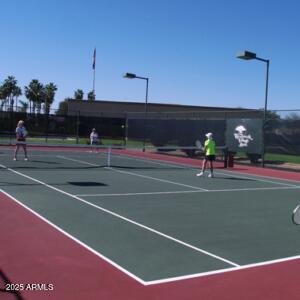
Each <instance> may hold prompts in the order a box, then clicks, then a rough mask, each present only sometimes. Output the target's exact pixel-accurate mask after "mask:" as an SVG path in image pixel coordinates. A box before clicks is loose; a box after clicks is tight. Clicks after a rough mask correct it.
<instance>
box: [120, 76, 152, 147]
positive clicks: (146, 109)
mask: <svg viewBox="0 0 300 300" xmlns="http://www.w3.org/2000/svg"><path fill="white" fill-rule="evenodd" d="M123 77H124V78H128V79H135V78H137V79H143V80H146V98H145V110H144V113H145V115H144V133H143V135H144V136H143V152H145V148H146V135H147V118H148V84H149V78H147V77H141V76H137V75H136V74H133V73H125V74H124V75H123Z"/></svg>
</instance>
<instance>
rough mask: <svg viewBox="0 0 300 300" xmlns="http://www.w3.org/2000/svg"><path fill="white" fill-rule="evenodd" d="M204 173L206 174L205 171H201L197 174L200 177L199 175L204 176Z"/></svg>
mask: <svg viewBox="0 0 300 300" xmlns="http://www.w3.org/2000/svg"><path fill="white" fill-rule="evenodd" d="M203 174H204V173H203V172H200V173H198V174H197V175H196V176H198V177H199V176H203Z"/></svg>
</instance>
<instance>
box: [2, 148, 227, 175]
mask: <svg viewBox="0 0 300 300" xmlns="http://www.w3.org/2000/svg"><path fill="white" fill-rule="evenodd" d="M143 150H144V151H143ZM27 152H28V158H29V160H28V161H26V162H24V153H23V149H21V148H20V149H19V152H18V156H17V161H14V160H13V157H14V147H13V146H2V147H1V148H0V165H2V168H3V167H9V168H14V169H18V168H19V169H45V170H60V169H61V170H66V169H70V170H76V169H93V168H104V167H115V168H128V169H134V168H136V169H166V168H189V167H199V166H200V160H201V159H202V158H203V156H204V153H203V151H202V150H200V149H198V148H196V147H175V146H167V147H159V148H156V147H149V146H148V147H145V148H144V149H143V148H128V147H124V146H121V145H109V146H101V145H97V146H93V147H90V146H72V147H71V146H67V147H66V146H61V145H60V146H58V145H52V146H49V145H42V144H39V145H37V144H28V145H27ZM227 156H228V155H227V148H226V147H217V156H216V157H217V159H216V160H217V161H216V167H220V168H223V167H226V163H227Z"/></svg>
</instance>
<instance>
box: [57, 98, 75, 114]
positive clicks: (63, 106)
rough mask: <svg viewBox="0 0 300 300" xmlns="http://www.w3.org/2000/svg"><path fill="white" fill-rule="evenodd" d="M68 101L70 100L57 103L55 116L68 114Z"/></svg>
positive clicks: (66, 99)
mask: <svg viewBox="0 0 300 300" xmlns="http://www.w3.org/2000/svg"><path fill="white" fill-rule="evenodd" d="M68 100H71V98H65V100H64V101H61V102H59V104H58V110H57V111H56V114H57V115H66V114H67V113H68Z"/></svg>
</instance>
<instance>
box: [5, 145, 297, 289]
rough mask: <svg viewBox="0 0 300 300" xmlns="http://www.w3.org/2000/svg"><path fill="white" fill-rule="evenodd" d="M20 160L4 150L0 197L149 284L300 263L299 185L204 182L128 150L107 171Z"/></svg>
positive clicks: (102, 161)
mask: <svg viewBox="0 0 300 300" xmlns="http://www.w3.org/2000/svg"><path fill="white" fill-rule="evenodd" d="M19 157H20V160H19V161H13V160H12V150H11V149H8V148H7V149H6V148H3V149H1V151H0V172H1V181H0V188H1V189H2V190H3V191H5V192H6V193H8V194H9V195H11V196H13V197H15V198H16V199H17V200H18V201H20V202H21V203H22V204H24V205H26V206H27V207H28V208H30V209H32V210H33V211H35V212H36V213H38V214H39V215H41V216H43V217H44V218H46V219H47V220H49V221H50V222H51V223H53V224H55V225H56V226H58V227H59V228H61V229H62V230H64V231H65V232H67V233H68V234H70V235H72V236H73V237H75V238H76V239H78V240H79V241H81V242H82V243H84V244H86V245H87V246H88V247H90V248H91V249H93V250H94V251H96V252H98V253H100V254H101V255H102V256H104V257H106V258H107V259H109V260H110V261H112V262H113V263H115V264H116V265H117V266H118V267H119V268H120V269H122V271H124V272H126V273H127V274H128V275H129V276H132V277H133V278H137V279H138V280H140V281H141V282H143V283H146V284H151V283H159V282H164V281H168V280H175V279H180V278H185V277H189V276H193V275H194V274H199V276H201V275H204V274H210V273H213V272H220V271H226V270H229V269H238V268H243V267H247V266H249V265H253V264H254V265H256V264H257V265H259V264H262V263H269V262H274V261H277V260H278V261H281V260H288V259H292V258H295V257H297V256H299V254H300V250H299V249H300V239H299V228H298V227H297V226H294V225H293V224H292V222H291V212H292V210H293V208H294V207H295V206H296V205H297V204H298V202H299V200H300V190H299V188H300V183H299V182H297V181H288V180H284V179H282V180H281V179H274V178H270V177H261V176H255V175H245V174H242V173H239V172H232V171H228V170H226V169H217V170H215V178H207V176H206V177H203V178H199V177H196V173H197V172H198V169H197V168H196V166H192V165H185V164H183V163H182V162H180V163H178V164H177V163H171V162H170V161H163V160H162V158H161V156H160V158H159V160H155V159H151V160H150V159H143V158H142V157H135V156H134V155H121V151H119V152H117V153H115V154H114V155H112V156H111V157H110V158H109V159H110V160H111V161H110V164H108V156H107V153H105V152H100V153H89V152H86V151H76V152H75V151H61V152H56V151H53V150H52V151H42V150H40V151H37V150H35V151H33V150H30V151H29V158H30V160H29V161H28V162H25V161H23V160H22V159H21V158H22V157H23V154H22V152H21V153H20V155H19ZM175 162H176V161H175ZM196 163H197V164H199V166H200V163H201V162H200V161H196ZM108 165H109V166H108ZM178 277H179V278H178Z"/></svg>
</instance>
